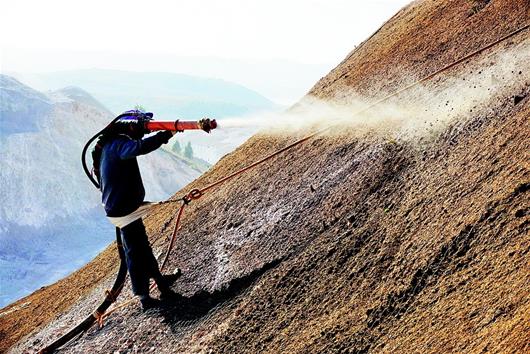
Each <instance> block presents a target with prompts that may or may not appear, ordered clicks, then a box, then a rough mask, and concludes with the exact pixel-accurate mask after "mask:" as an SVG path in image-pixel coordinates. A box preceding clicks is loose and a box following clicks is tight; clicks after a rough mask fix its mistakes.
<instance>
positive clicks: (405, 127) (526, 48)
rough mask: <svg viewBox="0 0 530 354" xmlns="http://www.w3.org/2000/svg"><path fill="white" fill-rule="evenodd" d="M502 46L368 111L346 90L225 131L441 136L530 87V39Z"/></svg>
mask: <svg viewBox="0 0 530 354" xmlns="http://www.w3.org/2000/svg"><path fill="white" fill-rule="evenodd" d="M502 48H504V47H500V48H499V47H494V49H493V50H492V49H490V50H489V51H488V52H487V54H480V55H479V56H478V57H477V58H479V59H478V60H476V59H474V58H472V59H470V60H468V61H467V62H464V63H461V64H459V65H458V66H457V67H455V68H452V69H450V70H448V71H446V72H443V73H441V74H439V75H438V76H436V77H434V78H433V79H431V80H429V81H426V82H424V83H422V84H420V85H417V86H414V87H413V88H411V89H409V90H407V91H405V92H402V93H401V94H399V95H398V96H395V97H392V98H390V99H388V100H386V101H384V102H382V103H379V104H377V105H376V106H375V107H371V108H368V109H367V107H370V106H371V105H372V104H374V103H375V101H371V100H368V99H366V98H364V97H358V96H357V95H356V94H355V93H354V92H347V91H346V90H340V91H341V92H340V95H341V97H340V98H339V97H337V98H336V99H335V100H332V101H331V102H330V101H327V102H324V101H320V100H317V99H315V98H310V97H309V98H308V97H306V98H304V99H303V100H302V101H301V102H299V103H298V104H297V105H296V106H295V107H293V108H291V109H289V110H287V111H286V112H282V113H277V114H260V115H255V116H251V117H245V118H232V119H223V120H220V121H219V127H220V128H221V129H235V128H259V129H260V130H262V131H263V132H264V133H267V134H282V135H285V134H289V133H293V134H294V133H296V132H299V131H300V130H301V129H304V130H306V129H308V128H310V129H311V130H313V131H315V130H324V131H323V132H322V133H323V134H337V133H338V134H340V133H341V132H343V131H345V130H347V131H348V132H351V131H354V132H358V133H359V134H365V133H367V132H371V133H374V134H379V135H382V136H384V137H386V138H388V139H392V140H397V141H398V140H404V141H411V140H415V139H418V138H419V137H424V138H425V137H428V138H429V137H435V136H436V135H437V134H439V133H440V132H442V131H443V130H444V128H446V127H447V126H448V125H451V124H460V123H462V124H463V123H465V121H467V120H468V119H470V118H472V117H477V115H484V114H487V113H491V110H492V107H494V106H495V104H493V102H494V101H493V100H502V99H507V98H510V97H513V96H515V95H518V94H521V93H522V92H525V90H527V89H528V88H529V87H530V40H528V39H527V40H525V41H523V42H521V43H519V44H517V45H512V47H511V48H508V49H504V50H503V49H502ZM402 78H404V79H402V80H401V81H402V85H401V86H402V87H405V86H407V85H410V84H412V83H414V82H416V81H418V80H420V79H421V78H419V77H415V76H414V75H411V74H410V73H404V74H403V75H402ZM512 104H513V103H512Z"/></svg>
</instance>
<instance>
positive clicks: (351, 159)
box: [0, 0, 530, 353]
mask: <svg viewBox="0 0 530 354" xmlns="http://www.w3.org/2000/svg"><path fill="white" fill-rule="evenodd" d="M478 5H480V6H478ZM529 11H530V4H529V3H528V2H527V1H524V0H508V1H506V0H502V1H501V0H492V1H489V2H482V1H473V2H469V1H467V0H436V1H435V0H424V1H416V2H413V3H412V4H411V5H409V6H408V7H407V8H405V9H403V10H402V11H400V12H399V13H398V14H397V15H396V16H394V17H393V18H392V19H391V20H390V21H389V22H388V23H387V24H385V25H384V26H383V28H381V30H380V31H379V32H378V33H376V34H375V35H374V36H373V37H372V38H370V39H369V40H368V41H367V42H365V43H364V44H363V45H362V46H360V47H359V48H358V49H357V50H356V51H354V52H353V53H352V54H350V55H349V56H348V58H347V59H346V60H345V61H344V62H343V63H341V65H339V66H338V67H337V68H336V69H335V70H334V71H333V72H332V73H330V75H328V76H327V77H326V78H324V79H323V80H321V81H320V82H319V83H318V84H317V85H316V86H315V87H314V88H313V89H312V91H311V93H310V96H311V97H308V98H307V101H312V99H313V98H315V97H316V98H321V99H327V100H335V101H338V102H340V103H345V102H346V103H351V102H355V103H356V102H358V101H359V100H360V99H359V97H362V99H363V101H368V102H370V101H371V100H375V99H377V98H380V97H384V96H385V94H386V93H388V92H392V91H393V90H394V89H396V88H401V87H403V86H404V85H406V84H408V83H411V82H413V81H414V80H415V79H416V78H420V77H422V76H424V75H426V74H429V73H432V72H434V71H436V70H438V69H440V68H441V67H443V66H445V65H448V64H450V63H451V62H453V61H454V60H456V59H458V58H460V57H462V56H464V55H466V54H468V53H470V52H472V51H473V50H475V49H478V48H480V47H482V46H484V45H486V44H488V43H490V42H492V41H494V40H496V39H498V38H500V37H502V36H503V35H505V34H507V33H509V32H511V31H513V30H515V29H517V28H519V27H521V26H522V25H523V24H525V23H527V22H528V21H529V19H530V12H529ZM499 19H502V21H500V20H499ZM464 30H465V31H464ZM466 32H467V33H468V35H466ZM471 34H472V35H471ZM529 49H530V40H529V36H528V32H523V33H520V34H519V35H517V36H515V37H513V38H512V39H510V40H508V41H506V42H503V43H501V44H499V45H498V46H496V47H494V48H492V49H491V50H488V51H486V52H484V53H482V54H480V55H478V56H477V57H474V58H472V59H471V60H469V61H467V62H466V63H464V64H462V65H460V66H458V67H455V68H453V69H451V70H450V71H448V72H446V73H444V74H443V75H442V76H439V77H436V78H435V79H433V80H432V81H430V82H428V83H427V84H425V85H424V86H422V87H420V88H417V89H415V90H413V91H411V92H407V93H405V94H402V95H401V96H400V97H399V100H397V102H392V105H389V106H387V108H390V109H387V111H390V116H392V113H395V114H399V115H400V116H401V115H403V114H404V113H405V116H407V115H408V118H409V119H408V120H407V119H406V118H407V117H405V119H404V121H405V122H408V123H410V122H413V123H414V124H415V126H416V125H417V126H419V128H418V129H417V130H413V132H410V131H408V130H407V129H409V128H407V129H405V130H403V129H402V127H401V126H400V124H402V121H403V119H402V120H400V121H399V122H398V123H399V124H397V123H396V124H394V123H395V122H388V121H386V120H383V123H387V124H389V125H390V123H392V127H391V128H392V129H388V127H387V126H385V127H384V129H379V128H378V127H374V126H370V124H369V123H370V122H363V124H365V125H367V126H368V129H366V128H364V127H363V126H359V125H356V124H354V125H352V126H351V127H347V126H345V125H343V129H341V131H339V132H336V133H335V134H331V135H325V136H319V137H318V138H315V139H312V140H310V141H308V142H306V143H305V144H303V145H300V146H298V147H296V148H295V149H292V150H290V151H288V152H286V153H285V154H283V155H281V156H280V157H278V158H275V159H274V160H273V161H272V162H270V163H268V164H267V165H262V166H260V167H257V168H256V169H254V170H251V171H250V172H248V173H246V174H244V175H242V176H240V177H238V178H237V179H236V180H232V181H229V182H227V183H226V184H224V185H223V186H222V187H221V188H219V189H218V190H215V191H213V192H210V193H208V194H206V195H205V196H204V197H202V198H201V199H200V200H198V201H195V202H193V203H192V206H190V207H188V208H187V209H186V213H187V214H185V218H184V222H183V226H182V230H181V233H180V234H179V239H178V240H177V244H176V246H175V250H174V252H173V254H172V257H171V264H170V267H169V269H171V268H172V267H174V266H177V265H178V266H180V267H182V268H183V269H184V275H183V277H182V279H181V280H180V281H179V282H178V284H177V285H176V286H175V289H176V290H178V291H179V292H181V293H183V294H185V295H186V296H187V297H188V299H187V300H186V301H184V302H183V303H181V304H177V305H175V307H172V308H168V309H166V310H164V311H160V312H155V313H151V314H147V315H146V314H143V313H141V311H139V309H138V308H137V307H136V306H134V305H131V306H129V307H126V308H124V309H121V310H119V311H117V312H116V313H114V314H112V316H111V317H110V318H109V319H108V320H107V321H106V325H105V327H104V328H103V329H101V330H99V329H97V328H93V329H91V330H90V331H89V333H88V334H87V335H86V336H84V337H83V338H80V339H78V340H76V341H74V342H72V343H71V344H69V345H68V346H67V347H66V348H65V349H66V351H67V352H80V353H81V352H88V351H100V352H114V351H116V350H120V351H148V350H156V351H157V352H168V353H169V352H215V353H217V352H227V353H229V352H271V353H277V352H300V353H314V352H367V351H372V352H380V351H383V352H413V351H416V352H447V351H452V352H481V351H492V352H524V351H525V350H527V349H528V347H527V345H528V344H527V343H528V342H529V339H530V336H529V333H530V331H529V327H528V323H529V322H530V321H529V315H528V314H529V313H530V300H529V299H528V296H527V294H528V293H529V291H530V285H529V284H530V281H529V280H530V279H529V278H530V275H529V273H528V269H527V265H528V257H529V251H530V243H529V242H530V241H529V239H528V231H529V226H530V215H529V210H530V205H529V202H528V200H529V198H528V191H529V186H530V171H529V166H528V161H529V157H530V156H529V155H528V151H530V149H529V148H530V146H529V141H530V127H529V125H528V117H529V116H530V102H529V100H530V72H529V69H528V63H529V62H530V61H529V60H530V59H529V55H530V50H529ZM488 89H489V90H488ZM311 107H312V106H309V110H311ZM354 108H355V107H354ZM299 109H301V110H303V109H305V106H304V104H301V107H299ZM354 111H355V110H354ZM455 111H456V113H451V112H455ZM418 112H419V113H418ZM383 113H385V114H388V113H387V112H382V111H379V112H378V114H383ZM352 114H353V112H352ZM376 117H377V115H373V116H370V117H367V118H366V119H368V118H376ZM422 122H427V123H426V124H421V123H422ZM431 123H432V128H429V127H431ZM383 125H384V124H383ZM395 125H397V127H395ZM394 127H395V128H396V130H397V131H396V130H394V129H393V128H394ZM301 135H304V132H297V133H293V134H285V135H266V134H262V135H257V136H255V137H254V138H253V139H251V140H250V141H249V142H247V143H246V144H244V145H243V146H242V147H240V148H239V149H237V150H236V151H235V152H234V153H232V154H231V155H229V156H227V157H225V158H224V159H222V160H221V161H220V162H219V163H218V164H217V165H216V166H215V167H214V168H212V170H211V171H209V173H207V174H206V175H204V176H202V177H201V178H199V179H198V180H197V181H195V182H193V183H192V184H191V185H189V186H188V187H187V188H186V189H185V190H186V191H187V190H189V189H191V188H194V187H201V186H205V185H207V184H208V183H211V182H213V181H215V180H217V179H219V178H220V177H222V176H225V175H227V174H228V173H230V172H233V171H235V170H237V169H239V168H241V167H243V166H245V165H247V164H248V163H250V162H253V161H255V160H257V159H259V158H260V157H263V156H266V155H267V154H269V153H271V152H273V151H275V150H276V149H278V148H281V147H283V146H285V145H287V144H288V143H289V142H292V141H294V140H295V139H296V138H297V137H299V136H301ZM177 195H179V196H180V195H181V194H180V193H179V194H177ZM175 211H176V210H175V208H174V206H171V205H166V206H163V207H160V208H158V209H157V210H156V211H155V212H154V213H153V214H152V215H150V216H149V217H148V218H147V220H146V223H147V226H148V232H149V233H150V235H151V236H152V241H153V242H154V244H155V248H156V249H157V250H160V251H161V250H162V248H163V247H164V246H165V244H166V238H167V236H168V234H169V233H170V231H171V230H170V229H171V227H169V225H170V224H169V223H170V221H171V220H172V218H173V217H174V214H175ZM113 251H114V250H112V249H110V250H107V251H106V252H105V253H104V254H103V255H102V256H101V258H100V259H99V260H98V262H99V263H97V262H94V263H92V264H90V265H89V266H87V267H86V268H85V269H83V270H82V271H80V272H78V273H77V274H74V275H73V276H72V277H71V278H70V279H69V280H68V281H69V283H75V282H77V283H78V284H80V285H79V287H78V288H80V289H81V288H83V289H84V291H83V292H82V293H81V292H79V291H78V292H77V294H79V296H80V297H79V301H77V302H76V303H75V305H73V306H72V307H70V305H64V306H63V307H61V308H58V309H57V310H58V312H57V313H59V311H63V309H66V308H68V307H70V310H69V311H67V312H64V313H61V314H60V315H59V318H58V319H57V320H55V321H54V322H50V323H49V324H47V323H48V321H49V318H50V316H49V315H48V314H46V316H48V319H47V320H45V321H44V323H45V324H47V325H46V326H45V327H43V328H42V327H39V328H38V330H39V331H38V333H35V334H33V335H31V336H29V337H28V338H26V339H24V340H23V341H21V342H20V343H19V344H18V345H17V346H16V347H13V348H12V350H13V352H20V351H23V350H27V349H29V350H32V349H35V348H38V347H40V346H42V345H43V343H48V342H49V341H50V339H51V338H54V337H56V336H58V335H60V334H61V333H62V332H63V331H64V327H68V326H70V325H71V324H73V323H75V322H77V321H78V320H79V319H80V318H81V317H82V316H83V315H82V314H86V313H89V312H90V311H91V309H93V307H94V305H95V304H96V303H97V301H98V299H100V298H101V293H102V291H103V289H104V288H105V287H108V284H109V282H110V281H111V275H108V277H109V278H107V280H105V281H102V282H100V283H98V284H97V288H96V289H94V291H90V290H91V286H93V285H89V284H88V283H86V280H85V279H84V278H86V277H88V276H90V274H94V275H96V274H98V273H97V271H98V270H99V269H101V268H100V267H102V268H105V269H109V268H108V267H110V266H111V265H112V263H113V262H110V261H108V259H109V258H110V254H111V253H112V252H113ZM114 264H115V261H114ZM99 278H101V276H100V277H99ZM63 286H64V285H60V284H58V285H56V286H54V291H61V290H60V289H62V287H63ZM205 290H206V291H208V293H207V292H204V291H205ZM65 291H66V289H65ZM125 293H126V294H127V293H130V290H129V289H128V288H127V289H126V291H125ZM45 296H46V291H43V292H41V293H40V294H36V295H34V296H33V297H30V298H28V299H26V300H25V301H26V302H28V301H32V302H33V301H35V302H38V301H40V299H41V298H43V297H45ZM70 301H71V302H70V303H72V302H73V301H75V299H72V297H71V300H70ZM21 303H22V302H21ZM21 303H19V304H18V305H19V306H20V305H21ZM30 306H31V305H27V306H26V307H24V308H23V309H21V310H19V311H20V312H19V314H22V313H26V314H32V315H33V316H35V317H39V316H40V315H39V311H38V309H33V310H32V311H33V312H30ZM24 311H27V312H24ZM15 313H17V311H16V310H15V311H13V312H12V314H9V315H6V316H4V317H2V318H0V321H2V322H0V323H1V326H2V328H6V327H7V324H11V323H13V319H12V318H13V316H14V315H13V314H15ZM10 316H11V317H10ZM26 326H27V327H26V328H27V329H28V330H29V329H30V328H31V326H29V325H26Z"/></svg>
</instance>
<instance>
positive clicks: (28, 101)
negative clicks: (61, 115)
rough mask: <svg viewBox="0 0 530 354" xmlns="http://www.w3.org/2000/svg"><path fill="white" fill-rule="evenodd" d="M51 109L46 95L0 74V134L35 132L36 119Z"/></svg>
mask: <svg viewBox="0 0 530 354" xmlns="http://www.w3.org/2000/svg"><path fill="white" fill-rule="evenodd" d="M51 109H52V102H51V101H50V99H49V98H48V97H46V95H44V94H42V93H40V92H37V91H35V90H33V89H31V88H30V87H28V86H26V85H23V84H22V83H20V82H19V81H17V80H15V79H14V78H12V77H9V76H6V75H1V74H0V134H4V135H5V134H12V133H23V132H32V131H37V129H38V124H37V123H38V119H39V118H40V117H42V116H45V115H47V114H49V113H50V111H51Z"/></svg>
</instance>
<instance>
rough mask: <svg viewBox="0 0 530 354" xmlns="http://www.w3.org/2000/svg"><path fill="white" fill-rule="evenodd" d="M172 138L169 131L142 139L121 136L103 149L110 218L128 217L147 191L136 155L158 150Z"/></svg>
mask: <svg viewBox="0 0 530 354" xmlns="http://www.w3.org/2000/svg"><path fill="white" fill-rule="evenodd" d="M171 137H172V134H171V132H169V131H164V132H159V133H157V134H155V135H153V136H150V137H148V138H145V139H139V140H133V139H131V138H129V137H128V136H126V135H118V136H117V137H115V138H113V139H112V140H110V141H108V142H107V143H106V144H105V145H104V146H103V150H102V153H101V165H100V176H101V177H100V179H101V193H102V201H103V205H104V206H105V211H106V213H107V216H114V217H116V216H125V215H127V214H130V213H131V212H133V211H135V210H136V209H137V208H138V207H139V206H140V205H141V203H142V202H143V201H144V197H145V189H144V185H143V183H142V177H141V175H140V169H139V168H138V162H137V161H136V156H138V155H144V154H148V153H150V152H151V151H154V150H156V149H158V148H159V147H160V146H161V145H162V144H165V143H167V142H168V140H169V139H170V138H171Z"/></svg>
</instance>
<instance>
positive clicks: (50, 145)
mask: <svg viewBox="0 0 530 354" xmlns="http://www.w3.org/2000/svg"><path fill="white" fill-rule="evenodd" d="M0 83H1V87H0V95H1V97H2V105H1V107H2V112H1V113H2V114H1V119H2V126H1V127H2V133H1V134H0V151H1V153H0V164H1V166H2V168H1V169H0V284H1V287H0V307H2V306H4V305H6V304H7V303H9V302H10V301H12V300H14V299H15V298H17V297H20V296H22V295H24V294H26V293H28V292H30V291H33V290H35V289H36V288H37V287H40V286H42V285H44V284H46V283H50V282H52V281H54V280H56V279H59V278H61V277H63V276H65V275H66V274H68V273H69V272H71V271H73V270H75V269H77V268H78V267H79V266H80V265H82V264H84V263H85V262H87V261H88V260H90V259H91V257H92V256H94V255H95V254H97V252H99V251H100V250H101V249H102V248H103V247H104V246H106V245H107V244H108V243H110V242H111V241H112V240H113V232H114V231H113V227H112V225H110V223H108V221H107V220H106V219H105V217H104V213H103V211H102V208H101V206H100V203H101V201H100V194H99V192H98V191H97V190H96V189H95V188H94V187H93V186H92V185H91V184H90V183H89V181H88V180H87V178H86V176H85V175H84V173H83V171H82V168H81V165H80V154H81V150H82V147H83V145H84V143H85V142H86V141H87V140H88V138H89V137H90V136H91V135H92V134H94V133H95V132H97V131H99V130H100V129H101V128H102V127H104V126H105V125H106V124H107V123H108V122H109V120H110V119H111V118H112V117H113V115H112V114H111V113H110V111H109V110H108V109H106V108H105V107H104V106H103V105H102V104H101V103H99V102H98V101H97V100H96V99H94V98H93V97H92V96H90V95H89V94H88V93H86V92H84V91H83V90H82V89H80V88H74V87H68V88H66V89H62V90H59V91H56V92H52V93H49V94H47V95H44V94H42V93H40V92H38V91H36V90H33V89H31V88H30V87H28V86H25V85H23V84H21V83H20V82H18V81H17V80H15V79H13V78H11V77H8V76H5V75H0ZM4 122H8V123H9V124H8V126H9V130H5V129H4ZM88 160H89V162H90V157H89V158H88ZM192 162H193V161H192ZM139 163H140V168H141V169H142V172H143V175H144V181H145V187H146V193H147V195H146V198H147V199H149V200H159V199H163V198H167V197H169V196H170V195H172V194H173V193H174V192H175V191H177V190H178V189H180V188H182V187H183V186H184V185H186V184H187V183H189V182H190V181H192V180H193V179H195V178H196V177H197V176H199V175H200V174H201V172H202V171H203V169H202V170H201V168H204V165H197V164H193V163H190V161H186V160H184V159H181V158H178V157H177V156H175V155H173V154H171V153H169V152H167V151H164V150H158V151H156V152H154V153H153V154H150V155H149V156H145V157H143V156H142V157H140V158H139ZM197 166H199V167H197Z"/></svg>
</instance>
